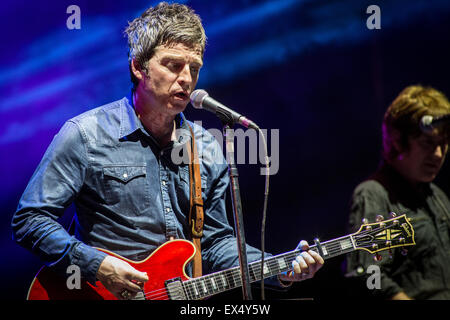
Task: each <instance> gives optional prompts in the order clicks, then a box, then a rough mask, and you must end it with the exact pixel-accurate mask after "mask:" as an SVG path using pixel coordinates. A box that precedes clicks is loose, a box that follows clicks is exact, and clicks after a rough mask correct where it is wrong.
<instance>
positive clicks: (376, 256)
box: [373, 253, 383, 261]
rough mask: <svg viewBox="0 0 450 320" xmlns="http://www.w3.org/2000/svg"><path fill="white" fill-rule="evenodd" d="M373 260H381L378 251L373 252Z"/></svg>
mask: <svg viewBox="0 0 450 320" xmlns="http://www.w3.org/2000/svg"><path fill="white" fill-rule="evenodd" d="M373 260H375V261H381V260H383V257H382V256H381V255H380V254H379V253H375V255H374V256H373Z"/></svg>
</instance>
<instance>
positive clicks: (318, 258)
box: [308, 250, 325, 268]
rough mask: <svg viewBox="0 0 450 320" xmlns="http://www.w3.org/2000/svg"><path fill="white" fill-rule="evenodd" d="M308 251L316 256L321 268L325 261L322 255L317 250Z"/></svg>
mask: <svg viewBox="0 0 450 320" xmlns="http://www.w3.org/2000/svg"><path fill="white" fill-rule="evenodd" d="M308 253H309V254H310V255H311V256H312V257H313V258H314V260H315V261H316V263H317V264H318V265H319V268H320V267H322V265H323V264H324V263H325V261H324V260H323V258H322V256H321V255H320V254H318V253H317V252H315V251H312V250H309V251H308Z"/></svg>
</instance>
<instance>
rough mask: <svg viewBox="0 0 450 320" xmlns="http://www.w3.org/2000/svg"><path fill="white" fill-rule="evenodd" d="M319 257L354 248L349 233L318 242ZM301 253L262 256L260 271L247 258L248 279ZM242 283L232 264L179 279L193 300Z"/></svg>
mask: <svg viewBox="0 0 450 320" xmlns="http://www.w3.org/2000/svg"><path fill="white" fill-rule="evenodd" d="M320 248H321V251H322V257H323V258H324V259H328V258H333V257H336V256H339V255H342V254H345V253H349V252H352V251H354V250H355V249H356V248H355V244H354V242H353V238H352V235H347V236H344V237H341V238H337V239H333V240H329V241H326V242H322V243H320ZM310 250H313V251H315V252H317V253H320V250H319V248H318V247H317V245H311V246H310ZM300 253H301V250H293V251H289V252H286V253H283V254H279V255H276V256H272V257H268V258H265V259H264V267H263V270H262V271H263V272H262V273H261V261H260V260H259V261H255V262H251V263H249V265H248V270H249V277H250V282H256V281H259V280H261V278H263V279H266V278H270V277H272V276H275V275H277V274H280V273H282V272H285V271H288V270H291V269H292V261H293V260H294V259H295V258H296V257H297V256H298V255H299V254H300ZM240 286H242V280H241V271H240V268H239V267H234V268H231V269H227V270H224V271H219V272H216V273H211V274H208V275H205V276H202V277H199V278H193V279H190V280H187V281H184V282H183V289H184V292H185V295H186V297H187V299H189V300H196V299H202V298H206V297H209V296H212V295H215V294H218V293H221V292H224V291H227V290H231V289H234V288H238V287H240Z"/></svg>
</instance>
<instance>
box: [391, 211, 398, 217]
mask: <svg viewBox="0 0 450 320" xmlns="http://www.w3.org/2000/svg"><path fill="white" fill-rule="evenodd" d="M389 216H390V217H391V218H395V217H396V216H397V214H396V213H395V212H390V213H389Z"/></svg>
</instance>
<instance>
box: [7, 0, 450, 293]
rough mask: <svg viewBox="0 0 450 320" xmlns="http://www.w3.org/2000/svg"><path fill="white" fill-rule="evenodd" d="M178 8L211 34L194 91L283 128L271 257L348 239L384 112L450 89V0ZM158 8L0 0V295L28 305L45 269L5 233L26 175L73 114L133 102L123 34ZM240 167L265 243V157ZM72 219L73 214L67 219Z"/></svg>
mask: <svg viewBox="0 0 450 320" xmlns="http://www.w3.org/2000/svg"><path fill="white" fill-rule="evenodd" d="M181 2H183V3H186V4H188V5H190V6H192V7H193V8H194V9H195V10H196V12H197V13H199V14H200V15H201V17H202V19H203V22H204V26H205V29H206V33H207V36H208V44H207V48H206V53H205V57H204V68H203V69H202V71H201V74H200V81H199V83H198V86H197V88H203V89H205V90H207V91H208V92H209V93H210V95H211V96H213V97H214V98H216V99H217V100H219V101H221V102H222V103H224V104H226V105H228V106H230V107H232V108H234V109H235V110H237V111H239V112H241V113H243V114H245V115H247V116H248V117H249V118H250V119H252V120H254V121H255V122H256V123H258V124H259V126H260V127H261V128H265V129H267V130H268V132H269V133H273V132H276V133H277V134H278V136H277V135H274V136H272V139H271V135H270V134H269V145H270V148H269V151H271V152H272V153H273V154H272V155H271V156H272V157H277V158H278V159H279V169H278V172H277V173H276V174H275V175H273V176H271V180H270V197H269V208H268V217H267V226H266V249H267V250H268V251H269V252H272V253H281V252H284V251H287V250H291V249H293V248H295V246H296V245H297V243H298V241H300V240H301V239H306V240H309V241H312V239H313V238H314V237H319V238H320V239H322V240H327V239H330V238H333V237H337V236H341V235H344V234H345V233H346V232H347V229H346V225H347V224H346V221H347V214H348V202H349V199H350V195H351V192H352V190H353V188H354V187H355V186H356V184H357V183H358V182H360V181H361V180H362V179H364V178H365V177H367V176H368V175H369V174H370V173H371V171H373V170H374V169H375V168H376V166H377V164H378V162H379V159H380V156H379V150H380V146H381V137H380V134H381V132H380V131H381V130H380V124H381V120H382V116H383V113H384V111H385V109H386V108H387V106H388V105H389V103H390V102H391V101H392V100H393V98H394V97H395V96H396V95H397V94H398V93H399V92H400V90H402V89H403V88H404V87H405V86H407V85H410V84H417V83H420V84H424V85H431V86H433V87H435V88H437V89H440V90H441V91H443V92H444V93H446V94H447V95H450V84H449V81H448V77H449V71H450V68H449V67H450V62H449V59H448V57H450V41H449V40H450V39H449V36H450V34H449V30H450V2H449V1H447V0H442V1H437V0H435V1H429V0H413V1H411V0H396V1H382V0H376V1H366V0H361V1H354V0H339V1H338V0H335V1H328V0H278V1H266V0H233V1H225V0H218V1H199V0H194V1H181ZM155 4H156V1H142V0H134V1H123V0H120V1H86V0H74V1H72V0H71V1H66V0H61V1H50V0H44V1H10V0H4V1H2V3H1V4H0V7H1V13H0V15H1V18H0V23H1V25H2V30H3V32H2V37H1V43H2V50H1V51H0V56H1V59H0V64H1V68H0V97H1V99H0V119H1V126H0V152H1V157H0V159H1V160H0V161H1V163H0V172H1V177H2V179H3V180H2V183H1V193H0V201H1V208H2V210H1V223H0V228H1V232H0V235H1V238H0V245H1V255H2V258H1V259H0V274H1V282H2V291H1V293H0V295H1V296H2V298H9V299H18V300H20V299H24V298H25V296H26V293H27V289H28V286H29V284H30V282H31V280H32V279H33V276H34V274H35V273H36V271H37V270H38V269H39V267H40V265H41V262H40V261H39V260H38V259H37V258H35V257H34V256H32V255H31V254H30V253H29V252H27V251H25V250H24V249H22V248H21V247H19V246H18V245H17V244H15V243H14V241H13V240H12V235H11V229H10V222H11V217H12V214H13V213H14V211H15V209H16V206H17V203H18V200H19V198H20V196H21V194H22V192H23V190H24V189H25V187H26V185H27V182H28V180H29V179H30V177H31V175H32V174H33V172H34V170H35V168H36V166H37V165H38V163H39V161H40V159H41V157H42V155H43V154H44V152H45V150H46V148H47V146H48V145H49V143H50V142H51V140H52V138H53V136H54V135H55V134H56V132H57V131H58V130H59V128H60V127H61V126H62V124H63V123H64V122H65V121H66V120H67V119H69V118H71V117H73V116H75V115H78V114H80V113H82V112H84V111H86V110H88V109H91V108H94V107H97V106H100V105H102V104H105V103H108V102H110V101H113V100H117V99H120V98H122V97H124V96H125V95H127V94H128V92H129V90H130V87H131V86H130V84H131V82H130V77H129V71H128V62H127V44H126V39H125V37H124V35H123V31H124V29H125V27H126V26H127V22H128V21H131V20H132V19H133V18H134V17H136V16H137V15H139V14H140V13H141V12H142V11H143V10H145V9H146V8H147V7H148V6H150V5H155ZM373 4H375V5H378V7H379V8H380V16H381V20H380V27H381V29H370V28H368V26H367V22H368V21H367V20H368V19H369V17H370V16H371V14H370V13H367V12H366V10H367V8H368V7H369V5H373ZM71 5H76V6H77V7H78V8H79V9H80V20H79V27H80V28H79V29H76V28H75V29H71V28H70V26H76V23H75V22H76V21H75V20H73V19H72V18H71V15H72V14H73V13H74V12H73V11H70V10H69V13H67V9H68V8H69V7H70V6H71ZM369 20H370V19H369ZM369 22H370V21H369ZM369 25H370V23H369ZM186 116H187V117H188V118H189V119H190V120H193V121H202V123H203V125H204V126H205V127H206V128H207V129H214V128H216V129H219V130H221V123H220V122H219V120H218V119H217V118H215V116H214V115H212V114H209V113H206V112H205V111H201V110H195V109H193V108H192V106H191V105H188V107H187V109H186ZM277 148H278V149H277ZM246 160H247V161H246V163H243V164H240V165H239V172H240V184H241V194H242V200H243V211H244V226H245V230H246V237H247V241H248V242H249V243H250V244H252V245H254V246H256V247H260V245H261V244H260V228H261V218H262V216H261V215H262V207H263V206H262V204H263V192H264V177H263V176H261V175H260V174H259V173H260V169H261V167H262V166H261V164H260V163H259V161H257V163H249V162H250V159H249V156H248V155H247V159H246ZM448 172H449V169H448V165H446V166H445V167H444V168H443V170H442V172H441V175H440V177H439V179H438V180H437V182H438V183H439V184H440V185H441V186H442V187H443V188H444V190H445V191H446V192H448V191H449V186H450V184H449V181H448ZM228 201H229V200H228ZM228 206H229V207H230V203H229V202H228ZM73 211H74V210H73V209H72V208H69V209H68V211H67V214H66V216H65V217H64V218H63V219H62V221H61V222H62V223H63V224H65V225H67V223H68V221H70V219H71V215H72V214H73ZM386 214H387V213H386ZM230 222H231V223H233V221H232V215H231V212H230ZM341 263H342V259H339V258H336V259H335V260H333V261H330V262H328V263H327V265H326V266H325V267H324V268H323V269H322V270H321V271H320V272H319V273H318V274H317V276H316V278H315V279H313V280H308V281H306V282H304V283H301V284H296V285H295V286H294V287H293V288H292V289H291V291H289V292H288V293H283V294H281V293H280V294H276V293H273V294H269V297H276V298H280V297H281V298H301V297H303V298H305V297H306V298H307V297H313V298H315V299H333V298H342V297H346V296H347V294H346V293H347V292H346V288H347V286H346V284H347V280H346V279H345V278H344V277H343V275H342V273H341ZM230 294H231V295H235V296H236V297H240V295H241V292H240V291H239V290H237V291H234V292H232V293H230Z"/></svg>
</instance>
